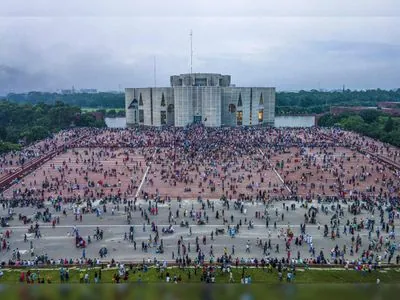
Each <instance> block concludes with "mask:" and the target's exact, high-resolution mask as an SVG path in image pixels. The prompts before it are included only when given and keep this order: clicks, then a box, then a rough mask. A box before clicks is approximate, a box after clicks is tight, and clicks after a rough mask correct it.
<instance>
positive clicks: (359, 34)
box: [0, 0, 400, 94]
mask: <svg viewBox="0 0 400 300" xmlns="http://www.w3.org/2000/svg"><path fill="white" fill-rule="evenodd" d="M3 2H4V3H3ZM397 2H398V1H392V0H387V1H372V0H363V1H361V0H353V1H351V2H349V1H342V0H336V1H333V0H332V1H317V0H305V1H294V0H290V1H289V0H287V1H280V2H279V3H276V1H265V0H264V1H261V0H260V1H259V0H252V1H251V4H249V1H239V0H231V1H225V0H224V1H211V0H203V1H195V2H191V1H190V2H189V1H178V0H170V1H153V0H149V1H145V2H142V1H141V2H138V1H127V0H126V1H125V0H119V1H112V2H111V1H94V0H87V1H77V0H70V1H58V0H52V1H50V0H36V1H22V0H13V1H11V0H10V1H8V0H6V1H2V7H1V10H0V44H1V47H0V65H1V66H2V67H1V68H0V94H4V93H7V92H9V91H27V90H31V89H36V90H56V89H61V88H70V87H71V86H72V85H74V86H75V87H76V88H97V89H100V90H110V89H112V90H116V89H118V88H119V86H121V88H123V87H138V86H152V85H154V76H153V61H154V56H155V57H156V60H157V86H168V85H169V75H171V74H175V73H184V72H188V71H189V61H190V58H189V52H190V47H189V31H190V30H191V29H193V32H194V37H193V44H194V71H196V72H219V73H226V74H232V81H233V83H235V84H237V85H247V86H249V85H260V86H276V87H277V88H278V89H290V90H297V89H310V88H318V87H321V88H328V89H331V88H339V87H340V86H341V85H342V84H346V86H348V87H349V88H355V89H363V88H376V87H380V88H397V87H398V86H399V83H398V81H397V79H396V76H397V74H399V73H400V54H399V53H400V51H399V50H400V42H399V41H400V39H399V36H400V18H398V16H399V15H400V4H398V3H397Z"/></svg>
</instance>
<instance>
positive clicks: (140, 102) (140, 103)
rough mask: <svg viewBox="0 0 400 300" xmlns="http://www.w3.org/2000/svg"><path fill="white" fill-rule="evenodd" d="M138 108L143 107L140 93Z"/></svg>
mask: <svg viewBox="0 0 400 300" xmlns="http://www.w3.org/2000/svg"><path fill="white" fill-rule="evenodd" d="M139 106H143V98H142V93H140V95H139Z"/></svg>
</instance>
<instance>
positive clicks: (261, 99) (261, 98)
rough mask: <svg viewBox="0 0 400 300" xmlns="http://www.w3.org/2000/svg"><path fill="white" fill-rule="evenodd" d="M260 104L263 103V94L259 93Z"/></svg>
mask: <svg viewBox="0 0 400 300" xmlns="http://www.w3.org/2000/svg"><path fill="white" fill-rule="evenodd" d="M259 104H260V105H264V98H263V94H262V93H261V95H260V103H259Z"/></svg>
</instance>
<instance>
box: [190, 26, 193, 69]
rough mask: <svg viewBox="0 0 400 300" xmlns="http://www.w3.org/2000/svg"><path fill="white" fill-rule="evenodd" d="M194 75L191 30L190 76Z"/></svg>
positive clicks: (191, 35) (191, 34) (191, 32)
mask: <svg viewBox="0 0 400 300" xmlns="http://www.w3.org/2000/svg"><path fill="white" fill-rule="evenodd" d="M192 73H193V31H192V30H190V74H192Z"/></svg>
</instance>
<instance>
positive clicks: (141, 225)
mask: <svg viewBox="0 0 400 300" xmlns="http://www.w3.org/2000/svg"><path fill="white" fill-rule="evenodd" d="M156 225H157V226H158V227H160V226H161V227H167V226H169V225H170V224H156ZM74 226H76V228H91V227H93V228H96V227H116V228H118V227H130V226H133V227H140V228H142V227H143V224H131V225H128V224H126V225H123V224H104V223H103V224H86V225H74V224H71V225H56V227H55V229H57V228H70V229H72V228H73V227H74ZM172 226H174V228H184V229H187V228H186V227H180V225H179V224H177V225H172ZM318 226H319V225H306V228H317V227H318ZM149 227H150V225H146V228H149ZM190 227H192V228H202V227H221V228H224V229H225V228H227V225H222V224H220V225H218V224H205V225H190ZM254 227H263V228H268V229H271V230H272V229H274V228H273V227H274V226H273V225H272V226H271V225H270V226H269V227H266V226H265V224H264V225H262V224H254ZM276 227H277V228H288V227H290V228H297V227H300V224H298V225H297V224H296V225H287V224H286V225H276ZM28 228H29V227H28V226H10V227H7V229H28ZM41 228H53V226H52V225H40V226H39V229H41ZM241 228H242V230H243V229H247V225H242V227H241ZM320 228H321V230H322V229H323V226H322V225H321V226H320ZM250 230H251V229H250ZM146 231H147V230H146Z"/></svg>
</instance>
